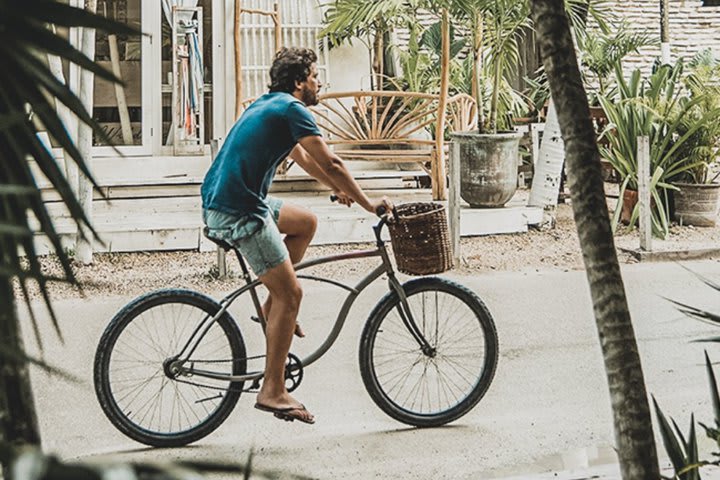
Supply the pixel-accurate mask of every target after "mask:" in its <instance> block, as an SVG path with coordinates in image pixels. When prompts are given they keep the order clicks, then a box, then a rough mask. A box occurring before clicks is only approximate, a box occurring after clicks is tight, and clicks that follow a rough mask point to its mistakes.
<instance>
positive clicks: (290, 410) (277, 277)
mask: <svg viewBox="0 0 720 480" xmlns="http://www.w3.org/2000/svg"><path fill="white" fill-rule="evenodd" d="M316 62H317V56H316V55H315V53H314V52H313V51H312V50H309V49H304V48H283V49H282V50H281V51H279V52H278V53H277V54H276V56H275V59H274V61H273V64H272V67H271V68H270V91H269V93H267V94H265V95H263V96H261V97H260V98H258V99H257V100H256V101H255V102H253V103H252V104H251V105H250V106H249V107H248V108H247V109H246V110H245V112H244V113H243V115H242V116H241V117H240V118H239V119H238V121H237V122H236V123H235V125H234V126H233V127H232V129H231V130H230V132H229V133H228V136H227V139H226V140H225V142H224V144H223V147H222V148H221V149H220V151H219V152H218V155H217V157H216V158H215V161H214V162H213V164H212V166H211V167H210V170H209V171H208V173H207V175H206V176H205V180H204V181H203V185H202V189H201V193H202V205H203V221H204V222H205V224H206V225H207V227H208V230H209V234H210V236H211V237H216V238H220V239H223V240H225V241H226V242H228V243H230V244H232V245H233V246H235V247H236V248H237V249H238V250H239V251H240V252H241V253H242V255H243V256H244V257H245V259H246V260H247V262H248V263H249V264H250V267H251V268H252V269H253V271H254V272H255V274H256V275H257V276H258V278H259V279H260V281H261V282H262V283H263V284H264V285H265V287H267V289H268V291H269V293H270V295H269V297H268V299H267V300H266V302H265V304H264V305H263V308H262V309H263V314H264V316H265V318H266V319H267V326H266V329H265V335H266V358H267V360H266V364H265V374H264V380H263V383H262V387H261V388H260V391H259V392H258V395H257V399H256V404H255V408H258V409H260V410H263V411H267V412H271V413H274V414H275V416H276V417H278V418H282V419H285V420H290V421H292V420H300V421H302V422H305V423H314V422H315V418H314V416H313V415H312V414H311V413H310V412H309V411H308V410H307V409H306V408H305V406H304V405H302V404H301V403H299V402H298V401H297V400H295V399H294V398H293V397H292V396H291V395H290V394H289V393H288V391H287V389H286V388H285V362H286V359H287V356H288V352H289V351H290V344H291V343H292V337H293V333H294V334H295V335H297V336H299V337H303V336H304V333H303V331H302V329H301V328H300V326H299V325H298V324H297V323H296V319H297V314H298V310H299V306H300V300H301V298H302V290H301V288H300V285H299V283H298V280H297V277H296V276H295V270H294V269H293V264H295V263H297V262H299V261H300V260H301V259H302V257H303V255H304V254H305V251H306V250H307V247H308V245H309V244H310V242H311V240H312V238H313V236H314V234H315V230H316V228H317V217H316V216H315V215H314V214H313V213H312V212H310V211H309V210H307V209H304V208H301V207H298V206H295V205H289V204H287V203H283V202H282V201H281V200H279V199H277V198H273V197H270V196H268V189H269V187H270V183H271V182H272V179H273V176H274V174H275V171H276V169H277V167H278V166H279V164H280V163H281V162H282V161H283V160H284V159H285V158H287V157H288V156H290V157H291V158H292V159H293V160H295V163H297V164H298V165H300V167H302V168H303V169H304V170H305V171H306V172H307V173H308V174H310V175H311V176H312V177H314V178H316V179H317V180H318V181H320V182H322V183H323V184H325V185H327V186H328V187H330V188H331V189H332V190H333V191H334V192H335V194H336V195H337V197H338V199H339V201H340V203H343V204H345V205H348V206H350V205H351V204H352V203H353V202H357V203H358V204H359V205H360V206H362V207H363V208H364V209H365V210H367V211H369V212H372V213H375V212H376V211H377V209H378V207H381V206H384V207H385V208H391V205H390V203H389V202H388V200H387V199H385V198H383V199H380V200H370V199H369V198H368V197H367V195H365V193H364V192H363V191H362V189H361V188H360V186H359V185H358V184H357V182H356V181H355V180H354V179H353V177H352V176H351V175H350V173H349V172H348V170H347V168H346V167H345V165H344V164H343V162H342V160H341V159H340V158H339V157H338V156H337V155H335V154H334V153H333V152H332V151H331V150H330V149H329V148H328V145H327V144H326V143H325V141H324V140H323V138H322V136H321V134H320V130H319V129H318V127H317V124H316V123H315V119H314V117H313V115H312V113H311V112H310V111H309V110H308V107H311V106H313V105H317V103H318V94H319V92H320V88H321V87H322V84H321V82H320V80H319V78H318V71H317V65H316ZM282 234H285V238H284V240H283V238H282Z"/></svg>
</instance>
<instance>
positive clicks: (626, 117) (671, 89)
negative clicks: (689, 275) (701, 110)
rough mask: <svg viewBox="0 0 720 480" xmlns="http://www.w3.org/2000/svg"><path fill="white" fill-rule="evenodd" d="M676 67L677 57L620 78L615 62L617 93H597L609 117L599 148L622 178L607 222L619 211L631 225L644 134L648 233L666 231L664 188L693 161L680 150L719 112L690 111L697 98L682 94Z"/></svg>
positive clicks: (635, 214) (635, 212)
mask: <svg viewBox="0 0 720 480" xmlns="http://www.w3.org/2000/svg"><path fill="white" fill-rule="evenodd" d="M682 71H683V64H682V62H678V63H677V64H676V65H674V66H670V65H661V66H659V65H656V66H655V67H654V69H653V72H652V74H651V75H650V77H649V78H647V79H643V78H642V76H641V73H640V71H639V70H635V71H634V72H633V73H632V75H631V76H630V78H629V79H628V80H626V79H625V78H624V76H623V72H622V69H621V68H620V67H617V69H616V82H617V93H616V94H613V95H600V96H599V97H598V99H599V101H600V104H601V105H602V107H603V109H604V110H605V112H606V113H607V116H608V122H609V123H608V125H607V127H606V128H605V130H604V131H603V132H602V134H601V138H602V139H605V140H607V144H606V145H605V146H601V148H600V151H601V154H602V156H603V157H604V158H605V159H606V160H608V161H609V162H610V163H611V164H612V166H613V167H614V168H615V170H616V171H617V172H618V174H619V175H620V178H621V179H622V183H621V184H620V194H619V200H618V207H617V208H616V209H615V214H614V217H613V226H617V223H618V222H619V220H620V218H621V214H622V212H623V210H625V212H626V218H625V220H626V221H627V223H628V224H630V225H633V224H634V223H635V222H636V220H637V217H638V206H637V204H636V203H637V186H638V160H637V140H638V137H641V136H647V137H648V138H649V141H650V175H651V181H650V188H651V198H652V223H653V225H652V226H653V232H654V233H655V234H656V235H658V236H660V237H662V238H664V237H665V236H667V234H668V232H669V225H670V215H669V211H670V196H669V192H670V191H673V190H678V188H677V187H676V186H674V185H672V184H671V181H672V180H673V179H676V178H678V177H679V176H680V175H682V174H684V173H685V172H688V171H690V170H692V169H693V168H695V167H696V166H697V163H693V162H688V157H687V155H685V154H684V152H683V150H682V149H683V147H685V146H687V145H689V141H690V139H691V138H692V136H693V135H694V134H695V133H696V132H697V131H698V130H700V129H702V128H704V127H705V126H707V125H708V124H709V123H711V122H713V121H715V119H716V118H717V115H718V114H720V111H710V112H708V113H706V114H704V115H702V116H700V117H693V116H692V115H691V112H692V111H693V109H694V108H695V106H696V105H698V104H699V103H700V102H701V101H702V98H700V97H697V98H688V97H687V94H686V93H685V92H683V90H682V89H681V84H680V80H681V75H682ZM623 204H624V206H625V208H624V209H623Z"/></svg>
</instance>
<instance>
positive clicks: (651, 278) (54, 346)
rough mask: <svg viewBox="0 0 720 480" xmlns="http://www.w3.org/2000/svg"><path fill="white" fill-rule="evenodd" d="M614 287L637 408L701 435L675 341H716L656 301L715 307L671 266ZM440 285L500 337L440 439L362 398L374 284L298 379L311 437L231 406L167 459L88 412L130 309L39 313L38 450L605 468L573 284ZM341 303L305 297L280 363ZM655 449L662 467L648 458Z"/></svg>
mask: <svg viewBox="0 0 720 480" xmlns="http://www.w3.org/2000/svg"><path fill="white" fill-rule="evenodd" d="M686 265H688V266H689V267H690V268H692V269H693V270H695V271H697V272H698V273H701V274H704V275H706V276H709V277H711V278H714V279H716V280H717V279H718V277H719V276H720V268H719V267H720V264H719V263H718V262H717V261H699V262H688V263H686ZM623 274H624V279H625V285H626V288H627V291H628V296H629V303H630V308H631V311H632V314H633V320H634V324H635V328H636V334H637V337H638V339H639V343H640V353H641V357H642V361H643V367H644V371H645V378H646V382H647V385H648V390H649V392H650V393H652V394H654V395H655V396H656V398H657V399H658V402H659V403H660V405H661V406H662V408H663V409H664V410H665V412H666V414H668V415H671V416H673V417H674V418H675V419H676V420H677V422H678V424H679V425H680V426H681V427H682V428H683V429H684V430H687V425H688V423H689V418H690V413H692V412H694V413H695V415H696V418H697V419H698V420H701V421H703V422H711V421H712V408H711V405H710V401H709V395H708V387H707V380H706V373H705V368H704V363H703V349H705V348H708V349H709V352H710V355H711V358H712V356H713V354H714V353H716V352H714V347H713V346H711V345H707V344H699V343H691V340H693V339H696V338H703V337H704V336H710V335H713V334H715V335H717V334H719V333H720V330H718V329H717V328H714V327H712V326H708V325H705V324H702V323H699V322H695V321H691V320H688V319H685V318H684V317H683V316H682V315H681V314H679V313H678V312H677V311H676V310H675V309H674V308H673V307H672V306H671V305H670V304H669V303H668V302H667V301H665V300H664V299H663V297H670V298H674V299H678V300H680V301H683V302H686V303H690V304H692V305H696V306H701V307H706V308H709V309H715V310H720V308H718V307H717V305H719V303H718V298H719V297H718V295H719V294H718V293H716V292H713V291H712V290H711V289H710V288H708V287H705V286H704V285H703V284H702V283H701V282H700V281H699V280H697V279H696V278H695V277H694V276H693V275H692V274H690V273H689V272H687V271H686V270H684V269H683V268H682V267H680V266H679V265H678V264H674V263H665V264H636V265H628V266H625V267H624V269H623ZM448 276H449V277H451V278H453V279H455V280H457V281H459V282H461V283H463V284H465V285H467V286H469V287H470V288H472V289H473V290H474V291H476V292H477V293H478V295H480V297H481V298H483V299H484V301H485V302H486V304H487V305H488V307H489V309H490V311H491V312H492V314H493V316H494V318H495V321H496V324H497V328H498V333H499V337H500V363H499V366H498V371H497V374H496V376H495V380H494V382H493V384H492V386H491V387H490V390H489V392H488V394H487V395H486V397H485V398H484V399H483V400H482V401H481V402H480V404H479V405H478V406H477V407H476V408H475V409H474V410H473V411H472V412H471V413H470V414H468V415H467V416H465V417H463V418H462V419H460V420H458V421H457V422H455V423H454V424H452V425H450V426H447V427H444V428H438V429H428V430H418V429H411V428H406V427H405V426H403V425H401V424H398V423H396V422H395V421H393V420H391V419H390V418H389V417H387V416H385V415H384V414H383V413H382V412H381V411H380V410H379V409H378V408H377V407H376V406H375V405H374V404H373V403H372V401H371V400H370V398H369V396H368V395H367V393H366V392H365V389H364V387H363V385H362V381H361V379H360V374H359V369H358V366H357V365H358V362H357V346H358V341H359V334H360V331H361V329H362V326H363V323H364V320H365V318H366V317H367V314H368V313H369V311H370V310H371V308H372V306H373V305H374V304H375V303H376V302H377V300H378V299H379V298H380V297H381V296H382V294H383V293H384V288H385V287H384V284H382V282H378V283H377V284H375V285H373V286H372V287H371V288H370V289H369V290H368V291H366V292H364V293H363V294H362V296H361V297H360V298H359V299H358V302H357V303H356V304H355V306H354V308H353V311H352V312H351V314H350V316H349V318H348V324H347V325H346V328H345V330H344V331H343V332H342V334H341V336H340V338H339V340H338V342H337V344H336V345H335V346H334V347H333V348H332V349H331V350H330V352H328V354H327V355H326V356H325V357H323V358H322V359H321V360H320V361H319V362H318V363H316V364H315V365H313V366H311V367H309V368H308V369H307V370H306V372H305V379H304V380H303V383H302V386H301V387H300V388H299V389H298V391H297V392H296V396H297V397H298V398H299V399H301V400H302V401H303V402H304V403H305V404H306V405H307V406H308V408H310V409H311V411H312V412H313V413H315V414H316V415H317V418H318V421H317V423H316V424H315V425H314V426H308V425H303V424H298V422H295V423H292V424H288V423H285V422H280V421H277V420H275V419H273V418H272V417H271V416H270V415H268V414H265V413H262V412H259V411H257V410H254V409H253V408H252V404H253V402H254V396H253V395H247V394H246V395H243V397H242V398H241V399H240V402H239V403H238V406H237V407H236V409H235V411H234V412H233V413H232V414H231V416H230V417H229V418H228V420H227V421H226V422H225V424H224V425H223V426H222V427H220V428H219V429H218V430H217V431H216V432H215V433H214V434H212V435H211V436H209V437H207V438H205V439H203V440H201V441H200V442H198V443H196V444H195V445H193V446H190V447H187V448H181V449H174V450H158V449H147V448H144V447H143V446H142V445H139V444H136V443H134V442H133V441H131V440H129V439H126V438H125V437H124V436H123V435H122V434H120V433H119V432H117V431H116V430H115V429H114V428H113V427H112V426H111V425H110V423H109V422H108V421H107V419H106V418H105V417H104V415H103V413H102V411H101V410H100V407H99V406H98V404H97V401H96V399H95V395H94V391H93V386H92V360H93V356H94V351H95V348H96V345H97V341H98V339H99V337H100V335H101V333H102V331H103V329H104V327H105V325H106V323H107V322H108V321H109V319H110V318H111V317H112V315H113V314H114V313H115V312H116V311H117V310H118V309H119V308H120V307H121V306H122V305H124V304H125V303H127V302H128V301H129V300H130V299H129V298H119V297H111V298H91V299H87V300H65V301H58V302H55V307H56V311H57V313H58V317H59V318H60V321H61V326H62V329H63V333H64V335H65V338H66V342H65V344H64V345H61V344H59V342H58V341H56V339H55V338H54V337H53V335H52V332H51V330H50V328H49V321H47V319H46V318H43V317H44V315H43V314H42V313H41V315H40V317H41V318H40V321H41V324H42V325H43V326H44V339H45V343H46V348H45V358H46V360H47V361H48V362H50V363H51V364H53V365H56V366H59V367H61V368H64V369H66V370H69V371H71V372H73V373H75V374H76V375H77V376H78V377H80V379H81V380H82V382H81V383H79V384H72V383H68V382H66V381H64V380H62V379H59V378H54V377H49V376H48V375H46V374H44V373H41V372H38V371H33V386H34V389H35V393H36V401H37V404H38V409H39V413H40V422H41V428H42V434H43V438H44V442H45V448H46V450H47V451H49V452H55V453H57V454H58V455H60V456H61V457H63V458H66V459H74V458H88V457H92V458H96V457H102V458H105V457H106V456H108V455H109V456H110V457H111V458H112V459H121V460H122V459H129V458H133V459H146V460H173V459H192V460H202V459H206V460H207V459H212V460H222V461H229V462H233V461H244V460H245V459H246V458H247V455H248V452H249V451H250V450H251V449H253V450H254V451H255V453H256V456H255V460H254V464H255V465H256V466H257V467H258V468H259V469H281V470H284V471H286V472H289V473H297V474H303V475H308V476H311V477H314V478H321V479H334V478H351V479H354V478H398V479H443V478H448V479H476V478H497V477H504V476H514V477H516V478H530V477H531V474H541V473H543V472H545V473H550V474H552V472H558V471H566V472H567V471H568V470H569V469H580V470H579V471H581V472H590V471H591V470H592V468H595V469H597V468H601V469H605V470H607V468H606V467H598V466H596V465H601V466H602V465H604V464H606V463H611V462H612V461H613V460H614V459H613V458H612V450H611V445H612V444H613V430H612V420H611V412H610V403H609V399H608V394H607V387H606V381H605V375H604V369H603V363H602V356H601V353H600V347H599V344H598V340H597V334H596V330H595V326H594V321H593V317H592V308H591V304H590V297H589V291H588V287H587V282H586V280H585V274H584V272H533V273H494V274H487V275H481V276H473V277H469V276H458V275H454V274H450V275H448ZM350 283H352V282H350ZM223 293H226V292H217V296H221V295H222V294H223ZM341 298H342V297H341V296H340V294H338V293H337V292H336V291H335V290H334V289H331V288H328V287H322V286H317V285H315V286H312V287H310V286H305V299H304V307H303V309H302V311H301V315H300V318H301V321H302V323H303V327H304V328H305V330H306V332H307V333H308V338H307V339H304V340H301V341H296V342H295V345H296V347H294V348H293V351H295V352H298V353H300V354H302V353H306V352H308V351H310V350H311V349H312V348H313V347H314V346H316V345H317V343H313V342H319V341H321V340H322V336H323V333H324V332H325V331H326V329H327V328H329V325H330V324H331V323H332V320H331V319H329V318H327V307H326V306H327V305H333V304H334V303H335V302H338V301H340V300H341ZM239 310H240V311H237V310H236V311H233V313H234V315H235V316H236V318H238V319H240V318H243V319H244V318H247V317H246V314H245V312H243V311H241V310H242V308H240V309H239ZM23 316H24V317H25V322H26V323H25V324H26V325H27V318H26V317H27V315H26V314H23ZM240 324H241V328H242V330H243V333H244V334H246V333H250V332H251V330H252V331H257V328H254V327H255V325H253V324H251V323H250V322H248V321H246V320H241V321H240ZM25 332H26V339H27V346H28V349H29V350H31V351H36V346H35V343H34V341H33V339H32V336H31V335H30V329H29V328H26V329H25ZM246 343H247V344H248V345H249V346H253V345H254V346H259V345H261V338H260V337H259V335H257V334H253V335H246ZM249 353H251V352H249ZM715 356H716V358H715V360H718V359H720V355H717V354H716V355H715ZM657 438H658V439H659V436H657ZM700 440H701V442H700V446H701V452H703V453H705V454H706V456H709V453H710V451H711V450H712V444H711V443H710V442H709V441H706V440H705V439H702V438H701V439H700ZM659 449H660V452H661V455H663V456H664V451H663V450H662V446H659ZM588 467H591V470H588ZM611 470H612V467H610V470H609V471H611ZM603 471H604V470H603ZM518 475H519V476H518ZM612 475H613V474H612V473H608V474H607V476H599V477H597V478H614V477H613V476H612ZM228 478H229V477H228ZM543 478H551V477H549V476H548V477H543ZM553 478H559V477H557V476H555V477H553ZM566 478H587V477H583V476H577V475H576V476H572V477H566Z"/></svg>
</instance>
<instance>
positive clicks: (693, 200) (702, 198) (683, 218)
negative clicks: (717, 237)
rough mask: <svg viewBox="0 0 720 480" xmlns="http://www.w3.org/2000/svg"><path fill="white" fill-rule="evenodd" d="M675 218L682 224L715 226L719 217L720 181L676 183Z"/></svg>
mask: <svg viewBox="0 0 720 480" xmlns="http://www.w3.org/2000/svg"><path fill="white" fill-rule="evenodd" d="M674 185H675V186H676V187H678V188H679V189H680V191H678V192H675V220H676V221H677V222H678V223H679V224H680V225H693V226H696V227H714V226H715V224H716V223H717V217H718V199H719V198H720V183H700V184H693V183H675V184H674Z"/></svg>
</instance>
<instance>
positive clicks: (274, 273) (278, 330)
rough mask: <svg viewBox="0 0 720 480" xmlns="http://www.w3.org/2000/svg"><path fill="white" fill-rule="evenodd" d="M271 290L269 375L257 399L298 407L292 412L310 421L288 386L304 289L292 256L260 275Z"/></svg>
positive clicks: (277, 405)
mask: <svg viewBox="0 0 720 480" xmlns="http://www.w3.org/2000/svg"><path fill="white" fill-rule="evenodd" d="M260 281H262V283H263V285H265V287H267V289H268V290H269V291H270V298H271V299H272V309H271V310H270V316H269V318H268V321H267V327H266V329H265V341H266V353H267V359H266V364H265V378H264V379H263V383H262V387H261V388H260V392H259V393H258V395H257V403H259V404H261V405H264V406H267V407H272V408H292V407H297V410H293V411H292V412H291V413H292V414H293V415H295V416H300V417H302V418H304V419H305V420H306V421H312V420H313V416H312V414H310V412H308V411H307V410H304V409H303V408H302V406H301V404H300V403H299V402H298V401H297V400H295V399H294V398H293V397H292V396H291V395H290V394H289V393H288V391H287V389H286V388H285V361H286V360H287V356H288V352H289V351H290V344H291V343H292V337H293V332H294V331H295V319H296V318H297V313H298V309H299V307H300V300H301V298H302V290H301V288H300V284H299V283H298V281H297V277H296V276H295V270H294V269H293V266H292V263H291V262H290V260H286V261H285V262H283V263H281V264H280V265H278V266H277V267H274V268H271V269H270V270H268V271H267V272H266V273H265V274H263V275H262V276H261V277H260Z"/></svg>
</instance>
